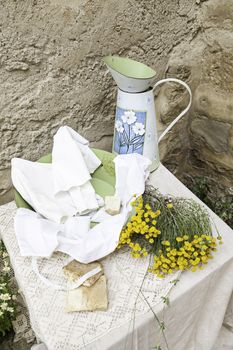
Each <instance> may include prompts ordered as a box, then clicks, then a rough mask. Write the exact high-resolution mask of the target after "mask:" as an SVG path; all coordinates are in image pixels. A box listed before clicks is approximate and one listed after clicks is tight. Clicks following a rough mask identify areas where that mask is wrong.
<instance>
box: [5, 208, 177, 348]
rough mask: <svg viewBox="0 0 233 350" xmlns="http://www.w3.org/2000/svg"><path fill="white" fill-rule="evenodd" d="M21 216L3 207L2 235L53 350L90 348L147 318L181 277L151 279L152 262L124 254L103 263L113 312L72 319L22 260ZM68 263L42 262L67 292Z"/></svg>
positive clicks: (40, 332)
mask: <svg viewBox="0 0 233 350" xmlns="http://www.w3.org/2000/svg"><path fill="white" fill-rule="evenodd" d="M15 212H16V206H15V204H14V202H11V203H8V204H6V205H3V206H1V207H0V225H1V226H0V228H1V235H2V238H3V240H4V243H5V245H6V247H7V250H8V252H9V255H10V258H11V263H12V266H13V269H14V272H15V276H16V279H17V281H18V283H19V286H20V289H21V290H22V292H23V294H24V296H25V299H26V302H27V305H28V308H29V312H30V319H31V323H32V326H33V330H34V331H35V333H36V335H37V337H38V338H39V339H41V340H42V341H44V342H45V343H46V345H47V347H48V349H49V350H60V349H61V350H64V349H67V350H68V349H69V350H71V349H75V350H76V349H83V348H85V346H86V345H87V344H90V343H93V342H94V341H95V340H96V339H98V338H100V337H103V336H104V335H105V334H106V333H107V332H109V331H111V330H113V329H114V328H117V327H119V326H121V325H124V324H125V323H126V322H127V321H131V320H133V319H134V317H135V316H136V315H140V314H143V313H145V312H147V311H148V309H149V306H148V304H149V305H150V307H152V306H154V305H155V304H157V303H159V302H161V297H162V296H166V294H167V293H168V292H169V290H170V289H171V287H172V283H171V281H172V280H174V279H175V278H176V277H177V275H171V276H168V277H167V278H165V279H162V280H161V279H158V278H156V277H155V276H154V275H152V274H146V272H147V269H148V265H149V258H145V259H133V258H131V257H130V254H129V252H128V251H123V250H119V251H117V252H115V253H113V254H111V255H110V256H108V257H107V258H105V259H103V260H102V264H103V266H104V272H105V275H106V277H107V289H108V299H109V307H108V310H107V311H98V312H75V313H72V314H68V313H66V312H65V297H66V292H63V291H55V290H53V289H51V288H48V287H47V286H46V285H44V284H43V282H41V281H40V280H38V278H37V276H36V275H35V273H34V272H33V271H32V265H31V258H24V257H21V256H20V252H19V247H18V243H17V240H16V237H15V233H14V227H13V219H14V215H15ZM32 230H33V227H32ZM66 260H67V255H64V254H61V253H56V254H54V255H53V257H52V258H51V259H49V260H47V259H41V261H40V263H39V269H40V271H41V272H42V273H43V275H44V276H46V277H48V278H49V279H50V280H54V281H55V282H56V283H60V284H62V283H64V286H65V280H64V277H63V275H62V271H61V269H62V266H64V263H65V261H66ZM139 292H140V296H139ZM144 298H145V299H146V300H147V301H145V299H144Z"/></svg>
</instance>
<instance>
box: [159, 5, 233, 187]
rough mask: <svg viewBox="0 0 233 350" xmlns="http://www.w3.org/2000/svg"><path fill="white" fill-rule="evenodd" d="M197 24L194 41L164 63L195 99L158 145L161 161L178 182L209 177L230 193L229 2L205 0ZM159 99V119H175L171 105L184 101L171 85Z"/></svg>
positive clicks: (232, 82)
mask: <svg viewBox="0 0 233 350" xmlns="http://www.w3.org/2000/svg"><path fill="white" fill-rule="evenodd" d="M197 22H198V28H197V32H196V35H195V37H193V39H192V40H191V41H190V42H189V43H188V42H187V41H182V42H181V43H180V44H179V45H177V46H176V47H175V48H174V50H173V51H172V53H171V55H170V57H169V60H168V64H167V69H166V75H167V76H171V75H176V76H177V77H180V78H181V79H185V80H186V81H187V82H188V83H189V84H190V86H191V87H192V91H193V97H194V98H193V105H192V109H191V110H190V112H189V114H188V118H186V120H185V119H184V120H183V121H182V122H181V123H180V127H176V128H175V132H174V131H173V132H172V133H171V134H170V135H169V137H168V138H167V140H166V141H167V142H166V145H165V146H164V145H162V147H163V149H164V154H165V156H164V161H165V164H166V165H168V167H170V168H171V169H172V170H173V171H174V172H175V173H176V175H177V176H178V177H180V178H181V179H182V177H183V174H184V173H185V172H187V173H191V174H193V175H194V176H195V175H204V176H206V175H207V176H210V177H211V178H213V179H215V180H217V182H219V183H221V184H223V185H225V189H226V192H228V193H232V190H233V147H232V146H233V54H232V52H233V40H232V39H233V29H232V28H233V26H232V24H233V2H232V1H229V0H223V1H221V2H220V1H218V0H209V1H205V2H203V3H202V4H200V11H199V13H198V17H197ZM176 91H177V90H176ZM177 92H178V91H177ZM183 98H185V95H184V97H183ZM159 99H161V100H163V102H164V103H163V109H160V111H161V113H160V117H161V119H163V118H165V117H166V118H167V119H168V120H169V116H170V119H172V118H174V116H175V115H177V111H175V109H174V108H172V105H173V104H174V103H175V101H177V107H176V108H179V106H181V105H182V103H183V101H182V100H179V99H181V97H180V95H179V98H178V97H177V96H176V94H175V92H174V91H172V92H171V91H169V87H166V88H165V89H164V91H161V94H160V96H159ZM165 121H166V120H165ZM174 145H175V147H174ZM170 149H171V151H170ZM176 150H177V151H176ZM168 151H169V152H168Z"/></svg>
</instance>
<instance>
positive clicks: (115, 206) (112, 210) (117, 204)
mask: <svg viewBox="0 0 233 350" xmlns="http://www.w3.org/2000/svg"><path fill="white" fill-rule="evenodd" d="M120 208H121V201H120V199H119V198H118V197H116V196H106V197H105V211H106V212H107V213H108V214H110V215H116V214H119V213H120Z"/></svg>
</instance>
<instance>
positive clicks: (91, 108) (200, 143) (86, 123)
mask: <svg viewBox="0 0 233 350" xmlns="http://www.w3.org/2000/svg"><path fill="white" fill-rule="evenodd" d="M231 4H232V2H231V0H229V1H226V0H222V1H221V2H219V1H217V0H209V1H200V0H196V1H195V0H161V1H155V0H140V1H138V0H118V1H115V0H107V1H103V0H66V1H65V0H50V1H49V0H15V1H14V0H7V1H5V0H0V140H1V142H0V203H4V202H6V201H8V200H10V199H11V198H12V191H11V181H10V159H11V158H12V157H24V158H26V159H30V160H36V159H37V158H38V157H39V156H41V155H42V154H45V153H46V152H49V151H50V150H51V144H52V136H53V135H54V133H55V132H56V131H57V129H58V128H59V126H61V125H65V124H67V125H70V126H71V127H73V128H75V129H76V130H78V131H79V132H80V133H82V134H83V135H84V136H85V137H87V138H88V139H89V140H90V141H91V145H93V146H97V147H100V148H104V149H107V150H110V149H111V142H112V134H113V123H114V108H115V99H116V87H115V86H114V83H113V80H112V78H111V76H110V75H109V74H107V72H106V68H105V67H104V65H103V62H102V57H103V56H105V55H108V54H117V55H121V56H128V57H131V58H134V59H137V60H139V61H142V62H144V63H146V64H148V65H150V66H151V67H154V68H155V69H156V70H157V73H158V78H161V77H163V76H165V75H167V76H174V77H180V78H182V79H184V80H186V81H187V82H188V83H190V85H191V87H192V90H193V92H194V104H193V108H192V110H191V112H190V113H189V114H188V115H187V116H186V117H185V118H184V119H183V121H181V122H180V123H179V125H177V127H175V129H174V131H172V132H171V133H170V135H169V136H168V137H167V138H166V140H165V141H166V142H163V144H162V145H161V148H160V149H161V156H162V159H163V160H164V162H165V164H167V165H169V167H170V168H171V169H172V170H173V171H174V172H175V173H177V174H178V175H179V174H181V173H182V171H184V169H186V170H187V169H191V165H190V159H192V160H193V163H195V162H201V163H202V164H207V165H208V167H209V168H210V169H213V170H214V171H215V173H216V174H221V176H222V177H223V178H224V179H225V181H226V183H229V179H231V175H232V170H233V157H232V152H233V132H232V123H233V116H232V110H233V105H232V103H233V102H232V101H231V94H232V82H233V78H232V77H233V75H232V69H233V66H232V58H231V57H232V54H231V52H232V49H231V45H232V38H233V33H232V31H233V30H232V21H233V19H232V17H231V16H232V13H233V12H232V8H231V7H232V5H231ZM222 68H223V69H222ZM185 103H187V97H186V95H185V94H184V95H183V94H182V90H181V91H180V90H178V89H177V88H176V87H174V86H170V85H169V86H168V85H167V86H164V87H162V88H161V90H160V92H159V96H158V98H157V108H158V114H159V116H160V120H161V122H160V123H159V125H160V127H161V128H163V127H164V124H166V123H167V122H168V121H169V120H171V119H172V118H173V117H174V116H175V114H177V113H178V112H179V110H181V109H182V108H183V107H184V106H185ZM193 163H192V170H193Z"/></svg>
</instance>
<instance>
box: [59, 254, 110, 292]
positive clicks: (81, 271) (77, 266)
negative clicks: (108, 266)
mask: <svg viewBox="0 0 233 350" xmlns="http://www.w3.org/2000/svg"><path fill="white" fill-rule="evenodd" d="M97 267H100V268H101V271H100V272H98V273H97V274H95V275H94V276H92V277H89V278H88V279H87V280H86V281H85V282H83V285H84V286H86V287H91V286H92V285H93V284H94V283H95V282H96V281H97V280H98V279H99V278H100V276H101V275H103V273H104V271H103V266H102V265H101V264H100V263H99V262H93V263H90V264H82V263H80V262H78V261H77V260H72V261H71V262H70V263H69V264H68V265H66V266H64V267H63V272H64V274H65V276H66V277H67V278H68V280H69V282H75V281H77V280H78V279H79V278H80V277H82V276H83V275H85V274H86V273H87V272H89V271H91V270H94V269H96V268H97Z"/></svg>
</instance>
